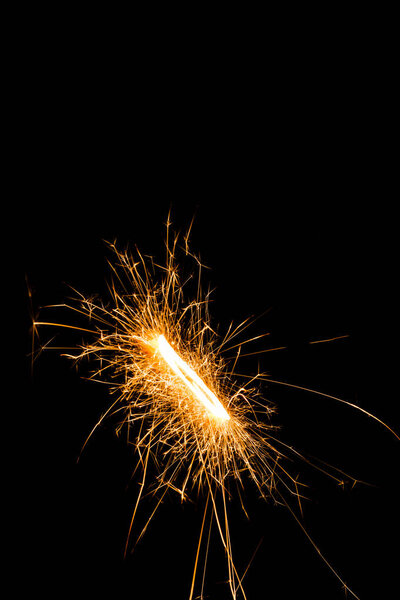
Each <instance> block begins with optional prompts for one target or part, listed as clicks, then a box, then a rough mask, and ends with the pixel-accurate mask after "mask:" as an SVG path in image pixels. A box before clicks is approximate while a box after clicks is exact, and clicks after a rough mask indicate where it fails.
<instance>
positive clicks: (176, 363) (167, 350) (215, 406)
mask: <svg viewBox="0 0 400 600" xmlns="http://www.w3.org/2000/svg"><path fill="white" fill-rule="evenodd" d="M158 350H159V352H160V354H161V356H162V357H163V359H164V360H165V362H166V363H167V364H168V366H169V367H170V368H171V370H172V371H173V372H174V373H175V375H177V376H178V377H180V378H181V380H182V381H183V382H184V383H185V385H186V386H187V387H188V389H189V390H190V391H191V392H192V393H193V395H194V396H195V397H196V398H197V399H198V400H200V402H202V404H203V405H204V406H205V408H207V410H208V411H209V412H210V413H211V414H212V415H213V416H214V417H217V418H218V419H222V420H223V421H227V420H229V419H230V416H229V415H228V413H227V412H226V410H225V408H224V407H223V406H222V404H221V402H220V401H219V400H218V398H217V396H216V395H215V394H214V393H213V392H212V391H211V390H210V389H209V388H208V387H207V386H206V384H205V383H204V381H203V380H202V379H201V378H200V377H199V376H198V375H197V373H195V371H193V369H192V368H191V367H189V365H188V364H187V363H186V362H185V361H184V360H182V358H181V357H180V356H178V354H177V353H176V352H175V350H174V349H173V348H172V346H170V344H169V343H168V342H167V340H166V339H165V337H164V336H163V335H160V336H159V337H158Z"/></svg>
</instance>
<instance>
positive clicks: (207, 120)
mask: <svg viewBox="0 0 400 600" xmlns="http://www.w3.org/2000/svg"><path fill="white" fill-rule="evenodd" d="M44 55H45V53H44ZM46 57H47V58H46V62H45V65H44V66H43V64H42V66H41V69H39V70H37V69H36V70H35V69H34V68H33V67H32V65H31V66H29V65H28V67H27V76H26V77H27V82H28V83H27V88H28V89H29V93H30V97H31V101H30V103H29V108H28V111H27V112H25V114H24V120H25V130H24V132H23V139H24V143H23V144H22V151H21V154H22V155H23V157H22V159H23V164H24V169H23V170H22V173H20V176H19V179H18V180H17V184H16V185H17V188H18V193H19V194H21V197H23V198H24V199H25V200H26V202H25V204H24V210H23V211H21V214H17V213H16V216H15V222H16V223H17V224H18V231H19V232H20V235H21V241H22V248H23V263H24V264H23V267H22V270H21V297H22V299H23V314H24V324H25V329H24V337H23V349H24V358H23V380H24V384H26V391H25V393H24V403H23V410H24V419H23V421H24V424H25V425H26V429H27V431H26V433H25V434H24V436H23V437H24V440H23V442H24V443H23V444H22V447H23V449H24V452H23V457H22V459H21V463H20V480H21V481H22V484H23V493H22V499H23V507H22V508H21V509H20V511H21V516H20V519H19V523H20V524H21V531H20V532H19V533H18V535H17V537H18V543H17V548H18V549H17V551H16V552H17V562H18V564H20V565H22V570H23V572H24V574H25V575H24V578H23V579H21V581H16V582H15V585H16V586H17V587H18V586H20V585H28V586H29V589H30V590H31V591H33V590H36V589H37V590H38V591H39V592H40V593H41V596H42V597H52V598H53V597H58V596H59V595H60V593H61V592H62V591H65V590H66V591H68V592H70V593H78V592H79V593H81V592H82V591H85V592H86V594H87V595H88V597H96V596H97V594H99V593H100V592H102V591H104V590H107V591H110V592H111V593H112V597H114V598H134V599H136V598H140V599H142V598H144V599H147V598H149V599H152V598H155V599H156V598H157V599H158V598H163V599H169V598H171V599H174V600H175V599H177V600H180V599H181V598H182V599H183V598H186V597H188V592H189V589H190V581H191V572H192V566H193V563H194V557H195V548H196V543H197V536H198V532H199V527H200V523H201V517H202V510H201V507H202V499H201V498H200V499H198V500H196V498H193V499H194V500H195V502H194V503H193V504H185V505H181V504H180V501H179V498H178V497H177V496H176V497H175V496H174V495H173V494H172V493H171V495H170V496H169V497H167V499H166V501H165V503H164V504H163V505H162V506H161V508H160V509H159V512H158V514H157V516H156V517H155V519H154V521H153V523H152V525H151V526H150V527H149V529H148V531H147V533H146V535H145V537H144V538H143V540H142V541H141V542H140V544H139V546H138V547H137V548H136V550H135V552H134V553H133V554H132V555H130V556H128V558H127V559H125V560H124V559H123V548H124V544H125V539H126V535H127V531H128V527H129V522H130V517H131V512H132V507H133V504H134V501H135V497H136V493H137V491H138V481H137V479H133V480H132V481H130V476H131V472H132V469H133V466H134V464H135V456H134V453H133V450H132V449H131V448H130V447H128V446H127V445H126V442H125V440H124V439H123V437H122V438H117V437H116V436H115V434H114V430H113V424H112V423H107V422H106V423H104V426H102V427H101V428H100V429H99V430H98V431H97V432H96V434H95V435H94V436H93V438H92V440H91V441H90V443H89V444H88V446H87V447H86V449H85V451H84V453H83V455H82V457H81V460H80V462H79V463H77V458H78V456H79V453H80V449H81V447H82V445H83V443H84V441H85V439H86V437H87V435H88V434H89V432H90V431H91V429H92V427H93V426H94V424H95V423H96V422H97V420H98V418H99V416H100V415H101V414H102V413H103V412H104V410H105V409H106V407H107V406H108V403H109V398H108V396H107V392H106V389H105V388H103V387H102V386H100V385H95V384H93V383H88V382H87V381H85V380H83V379H82V378H81V376H82V375H85V372H79V373H78V372H76V371H75V370H73V369H72V368H71V365H70V363H69V362H68V361H66V359H63V358H60V357H59V355H58V353H57V352H50V351H44V352H43V353H42V354H41V355H40V357H39V358H38V359H37V360H36V362H35V364H34V369H33V373H31V369H30V357H29V353H30V350H31V346H30V344H31V337H30V318H31V311H33V313H34V314H36V313H37V312H38V311H39V308H40V307H41V306H44V305H46V304H53V303H62V302H64V301H65V299H66V297H67V296H68V294H69V290H68V287H67V286H68V285H72V286H73V287H75V288H76V289H78V290H80V291H82V292H83V293H85V294H87V295H92V294H100V295H101V296H104V297H106V293H107V290H106V284H105V281H106V279H107V278H108V276H109V271H108V269H107V266H106V256H107V250H106V246H105V244H104V241H103V240H109V241H112V240H114V239H116V240H117V241H118V242H119V243H120V245H121V246H124V245H126V244H131V245H132V247H133V246H134V245H135V244H136V245H137V246H138V247H139V249H140V250H141V251H143V252H144V253H149V254H153V255H155V256H160V255H161V254H162V252H163V243H164V242H163V240H164V236H165V221H166V218H167V214H168V211H169V210H171V217H172V222H173V226H174V228H175V229H177V230H181V231H185V230H186V228H187V227H188V225H189V223H190V221H191V220H192V218H193V217H195V219H194V225H193V230H192V248H193V250H194V251H195V252H196V253H199V254H200V255H201V258H202V260H203V262H204V263H205V264H206V265H208V266H209V267H210V269H209V270H207V271H206V272H205V283H206V284H208V283H210V285H211V286H212V287H214V288H215V292H214V293H213V304H212V318H213V320H214V322H215V323H218V324H219V326H220V328H221V331H223V330H224V329H226V328H227V327H228V325H229V323H230V322H231V321H232V320H233V321H235V322H239V321H241V320H243V319H245V318H246V317H248V316H249V315H258V314H262V313H264V312H265V311H266V310H267V309H270V310H269V312H268V313H267V314H266V315H265V316H264V317H262V318H261V319H260V320H259V321H258V322H257V325H256V326H254V327H255V329H253V332H255V333H259V332H261V333H263V332H266V331H268V332H270V335H269V336H268V337H267V338H266V341H265V342H264V343H265V345H266V346H265V347H271V348H273V347H278V346H285V347H286V349H285V350H280V351H276V352H268V353H266V354H263V355H261V356H260V358H257V357H251V358H248V359H243V362H242V365H241V369H242V370H243V371H244V372H245V373H248V374H252V373H254V372H255V371H257V369H258V366H259V365H260V368H261V369H262V370H265V371H268V372H269V373H270V375H271V377H272V378H273V379H277V380H279V379H281V380H283V381H287V382H289V383H294V384H299V385H302V386H305V387H311V388H314V389H317V390H321V391H323V392H325V393H327V394H333V395H337V396H339V397H340V398H343V399H346V400H348V401H350V402H355V403H359V405H360V406H362V407H363V408H365V409H366V410H368V411H371V412H373V413H374V414H376V415H377V416H378V417H379V418H381V419H382V420H384V421H385V422H388V423H389V424H390V425H391V426H392V427H396V426H397V428H398V423H399V420H398V408H397V407H396V405H395V404H397V401H395V399H394V396H393V395H392V394H387V393H385V392H384V389H383V387H382V384H381V382H380V381H379V379H380V377H377V374H376V372H375V371H376V370H377V367H376V365H377V362H378V358H379V357H380V355H381V352H382V348H381V346H380V344H379V342H378V343H377V342H376V341H374V340H373V334H376V332H377V331H379V327H380V320H381V317H382V310H383V309H382V303H381V304H379V305H378V304H377V296H379V293H378V294H377V290H380V289H382V288H381V284H382V278H383V275H382V260H384V254H385V251H384V250H382V247H383V246H382V244H384V243H385V241H384V240H382V235H381V232H380V229H381V228H382V227H385V223H386V221H390V219H391V216H390V214H386V213H385V209H384V208H383V207H382V205H380V201H379V190H380V183H381V179H380V173H379V172H377V166H376V165H377V163H376V161H375V158H376V156H375V153H376V146H375V137H374V136H375V133H376V132H375V131H374V127H375V125H374V124H373V123H371V120H370V119H369V116H370V106H368V105H366V103H365V96H364V93H363V90H366V89H367V87H368V84H367V83H366V82H364V83H362V82H361V81H360V79H359V78H358V79H357V82H356V83H354V81H352V82H351V78H348V77H346V75H345V74H342V75H337V77H338V79H337V80H336V85H333V86H332V79H331V77H333V74H332V71H330V76H329V77H324V70H323V69H322V68H316V70H315V71H314V73H313V77H310V78H308V77H307V74H306V73H304V72H303V71H302V70H301V69H296V66H295V65H292V66H293V73H292V74H291V75H290V77H289V79H290V81H291V86H289V88H290V89H288V88H285V91H283V88H282V87H280V86H272V85H271V87H270V88H268V89H269V90H270V91H269V92H268V91H265V88H263V86H261V85H258V84H257V83H256V79H254V78H253V79H252V78H251V77H249V80H248V81H247V83H246V85H244V84H243V83H242V84H241V89H242V95H240V96H239V94H238V91H237V82H236V83H235V81H236V80H235V78H234V77H232V80H231V82H230V84H228V83H227V82H226V81H225V82H221V80H219V79H218V78H217V79H216V81H215V82H213V85H212V86H211V90H210V92H209V93H206V92H204V89H203V88H202V86H198V85H197V84H196V81H195V80H194V78H190V75H189V74H188V75H187V77H188V86H184V87H185V89H186V95H182V94H176V93H175V92H174V90H175V84H174V82H173V81H171V78H169V77H168V76H167V74H166V70H165V69H164V70H163V68H162V65H159V71H157V73H154V72H152V77H151V78H150V76H149V79H152V80H153V81H154V78H155V79H156V80H157V81H158V82H159V86H158V88H157V89H155V90H154V89H153V90H152V92H151V93H150V92H148V93H147V92H146V90H148V89H149V88H148V87H147V86H145V85H144V86H143V85H140V86H139V85H138V84H137V85H136V80H134V81H130V86H131V87H128V85H127V83H126V78H124V77H122V74H121V73H120V72H118V73H115V71H114V70H113V68H111V66H110V65H109V66H108V67H107V66H106V65H105V64H104V63H103V65H102V68H104V69H106V74H105V75H104V72H103V71H101V69H100V68H99V67H97V69H96V68H95V67H94V65H92V64H91V68H90V69H88V68H85V67H84V66H82V65H81V70H80V71H79V72H76V71H74V70H73V72H70V71H69V70H68V69H67V65H68V64H69V63H68V61H69V60H70V57H68V56H63V55H62V53H60V55H59V56H58V57H57V59H56V60H54V62H51V61H50V59H49V57H48V54H46ZM293 60H294V59H293ZM27 61H28V62H29V59H27ZM160 61H161V58H160ZM89 71H90V75H88V72H89ZM160 73H163V76H162V75H161V74H160ZM296 73H297V75H296ZM300 73H301V75H300ZM358 73H359V71H358ZM317 75H318V77H317ZM171 77H172V75H171ZM243 77H244V71H243ZM316 77H317V80H318V85H316V79H315V78H316ZM358 77H360V76H358ZM264 84H266V82H265V81H264ZM363 86H365V88H364V87H363ZM139 88H140V94H139V92H138V89H139ZM243 89H245V90H246V94H244V93H243ZM272 89H273V90H274V92H273V93H272V91H271V90H272ZM316 90H318V95H316V93H315V92H316ZM139 95H140V98H138V96H139ZM294 97H295V98H294ZM382 217H383V220H382ZM25 276H26V278H27V280H28V284H29V288H30V290H31V292H32V303H31V302H30V301H29V298H28V293H27V287H26V283H25V281H23V280H24V278H25ZM45 314H46V317H49V319H48V320H52V319H51V317H52V316H53V314H49V313H48V312H45V311H43V310H42V311H40V316H41V317H43V318H44V315H45ZM61 314H62V313H57V312H56V313H54V317H55V319H54V320H59V321H61V322H62V318H61V316H60V315H61ZM68 318H70V317H68ZM46 320H47V318H46ZM53 334H54V331H51V332H50V331H48V330H45V329H41V340H42V341H43V342H45V341H47V340H48V339H50V338H51V337H52V336H53ZM341 335H348V336H349V337H348V338H346V339H343V340H338V341H335V342H332V343H326V344H312V345H310V344H309V342H310V341H312V340H318V339H322V338H329V337H335V336H341ZM60 336H61V337H60ZM60 339H61V340H64V338H63V334H59V335H58V337H57V338H56V339H55V341H53V343H55V344H57V343H58V342H57V340H60ZM79 339H80V338H79ZM78 341H79V340H78ZM377 381H378V383H376V382H377ZM265 395H266V397H268V398H269V399H270V400H272V401H273V402H275V403H276V404H277V407H278V413H277V415H276V417H275V419H276V422H277V423H279V424H280V425H281V427H282V429H281V433H280V435H281V436H282V439H284V440H285V441H286V442H287V443H289V444H293V445H294V446H295V447H296V448H297V449H298V450H299V451H300V452H301V451H304V452H308V453H309V454H311V455H314V456H317V457H319V458H320V459H322V460H325V461H327V462H328V463H331V464H333V465H336V466H337V467H339V468H341V469H343V470H344V471H346V472H349V473H350V474H352V475H354V476H355V477H356V478H359V479H362V480H364V481H367V482H370V483H372V484H375V487H367V486H363V485H361V484H360V485H357V486H356V487H355V488H354V489H345V490H342V489H341V488H339V487H338V486H337V485H336V484H335V482H334V481H332V480H330V479H328V478H326V477H325V476H323V475H322V474H318V473H317V472H316V471H313V470H311V469H308V468H306V465H305V464H303V463H301V462H298V463H296V462H295V463H293V464H292V465H291V467H290V468H291V469H292V472H293V473H295V474H297V473H298V474H299V476H300V480H301V481H304V482H305V483H307V484H308V485H309V486H310V487H309V490H308V495H309V498H310V500H309V501H308V502H307V503H305V505H304V515H305V524H306V527H307V530H308V531H309V533H310V535H311V536H312V537H313V539H314V540H315V542H316V543H317V545H318V546H319V548H320V549H321V551H322V553H323V554H324V556H326V558H327V559H328V560H329V561H330V562H331V563H332V565H333V566H334V568H335V569H337V570H338V572H339V574H340V575H341V576H342V578H343V579H344V580H345V581H346V582H347V583H348V584H349V586H350V587H351V588H352V589H353V590H354V591H355V592H356V593H357V594H358V595H359V596H360V598H362V599H367V598H391V597H394V595H395V590H396V589H397V584H396V568H397V566H398V552H397V547H398V539H399V527H398V518H397V512H398V496H397V495H396V485H397V483H396V473H398V456H399V443H398V441H396V440H395V439H394V437H393V436H391V434H390V433H389V432H388V431H387V430H386V429H384V428H383V427H382V426H380V425H379V424H378V423H376V422H375V421H373V420H372V419H369V418H368V417H366V416H365V415H363V414H362V413H360V412H359V411H356V410H354V409H352V408H348V407H345V406H344V405H341V404H338V403H335V402H334V401H332V400H329V399H327V398H322V397H318V396H313V395H310V394H306V393H303V392H299V391H294V390H291V389H288V388H284V387H279V386H276V385H269V386H266V388H265ZM203 500H204V499H203ZM246 503H247V506H248V509H249V514H250V517H251V519H250V522H247V521H246V520H245V519H244V517H243V515H242V513H241V512H240V510H239V508H238V506H237V505H236V502H235V501H233V502H232V507H231V514H232V521H231V522H232V535H233V540H234V549H235V552H236V556H237V562H238V566H239V570H243V569H244V568H245V566H246V564H247V562H248V560H249V558H250V556H251V554H252V552H253V550H254V549H255V547H256V546H257V544H258V542H259V540H260V539H261V538H263V543H262V545H261V547H260V549H259V551H258V553H257V555H256V557H255V559H254V562H253V563H252V566H251V568H250V570H249V572H248V575H247V576H246V579H245V583H246V585H245V589H246V590H247V593H248V599H249V600H259V599H263V598H271V599H281V598H283V599H285V598H292V597H306V598H309V599H314V598H315V599H317V598H318V599H321V598H324V599H325V598H326V599H328V598H338V599H339V598H344V597H345V595H344V592H343V590H341V586H340V583H339V582H338V581H337V580H336V579H335V577H334V576H333V575H332V574H331V572H330V571H329V569H328V568H327V567H326V566H325V565H324V563H323V561H322V560H321V558H320V557H319V556H318V554H317V552H316V551H315V550H314V549H313V548H312V546H311V545H310V543H309V542H308V541H307V539H306V538H305V536H304V534H303V533H302V531H301V530H300V528H299V527H298V525H297V524H296V522H295V521H294V519H293V518H292V517H291V515H290V514H289V513H288V511H287V510H286V509H285V508H282V507H278V506H274V504H273V503H272V502H271V503H267V504H265V503H264V502H263V501H261V500H259V499H258V498H257V493H256V491H255V490H254V489H252V487H251V485H249V486H248V488H247V489H246ZM150 507H151V504H148V503H146V501H144V502H143V508H142V510H143V515H145V514H147V512H146V511H148V510H149V509H150ZM144 518H145V517H144V516H143V517H142V516H139V522H140V519H144ZM214 536H215V537H214V541H213V544H212V549H211V556H210V562H209V567H208V572H207V586H206V594H208V596H207V597H209V598H211V599H212V600H224V599H225V598H229V593H228V591H229V590H228V586H227V585H226V584H224V583H223V582H224V580H225V579H226V569H225V563H224V556H223V549H222V547H221V544H220V542H219V539H218V536H217V533H216V532H214ZM396 545H397V546H396Z"/></svg>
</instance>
